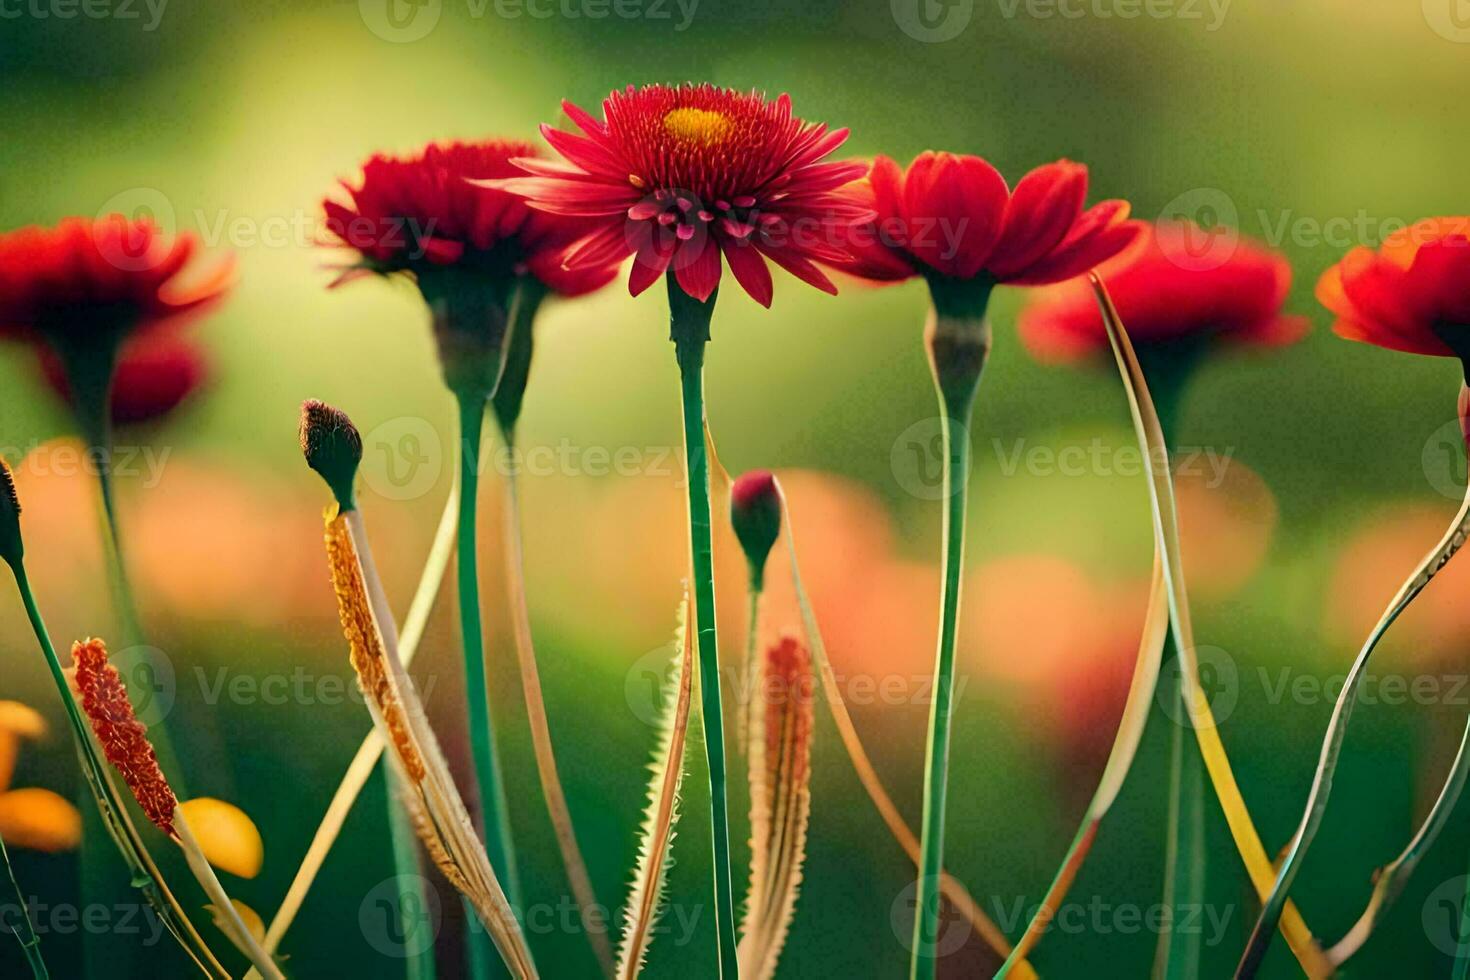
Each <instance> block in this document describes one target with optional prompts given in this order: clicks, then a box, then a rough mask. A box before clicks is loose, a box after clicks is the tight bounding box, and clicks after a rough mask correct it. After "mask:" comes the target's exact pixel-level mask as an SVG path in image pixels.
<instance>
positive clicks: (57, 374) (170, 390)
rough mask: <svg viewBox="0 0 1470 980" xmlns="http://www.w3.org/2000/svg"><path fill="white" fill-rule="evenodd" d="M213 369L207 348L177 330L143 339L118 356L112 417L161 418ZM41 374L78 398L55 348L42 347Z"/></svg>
mask: <svg viewBox="0 0 1470 980" xmlns="http://www.w3.org/2000/svg"><path fill="white" fill-rule="evenodd" d="M208 373H209V368H208V362H207V360H206V358H205V355H204V351H203V350H201V349H200V348H199V346H198V345H196V344H195V343H193V342H192V341H190V340H188V339H185V338H183V337H178V336H174V335H173V333H172V331H170V332H168V333H167V334H164V333H156V334H149V335H148V336H145V337H140V338H137V339H135V340H133V341H131V342H129V343H128V344H127V345H125V346H124V347H123V349H122V351H121V352H120V354H119V355H118V362H117V370H116V372H115V373H114V374H113V377H112V406H111V410H112V421H113V422H114V423H115V424H118V425H131V424H138V423H143V422H151V421H153V420H154V419H157V418H161V417H162V416H165V415H167V414H168V413H169V412H172V411H173V410H174V409H176V408H178V407H179V405H181V404H182V403H183V402H184V399H186V398H188V397H189V396H190V395H192V394H193V393H194V392H195V391H197V390H198V389H199V387H200V385H202V384H203V383H204V381H205V379H206V378H207V376H208ZM41 374H42V376H43V377H45V379H46V383H47V384H49V385H50V386H51V387H52V389H53V390H55V392H56V393H57V394H58V395H60V396H61V397H62V398H63V399H65V400H66V401H67V402H68V403H71V402H72V393H71V384H70V382H68V380H67V377H66V370H65V368H64V367H63V366H62V363H61V361H60V360H59V359H58V358H57V357H56V355H55V354H53V353H52V352H51V351H49V350H42V351H41Z"/></svg>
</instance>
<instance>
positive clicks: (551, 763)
mask: <svg viewBox="0 0 1470 980" xmlns="http://www.w3.org/2000/svg"><path fill="white" fill-rule="evenodd" d="M527 327H529V324H528V325H527ZM505 438H506V442H507V445H509V442H510V435H509V433H505ZM524 552H525V545H524V543H523V539H522V535H521V494H520V481H519V480H517V479H516V475H515V472H514V471H513V470H512V471H509V472H507V473H506V474H505V580H506V583H507V587H508V588H509V589H510V607H511V615H510V621H511V631H512V633H513V634H514V637H515V648H516V660H517V661H518V663H519V664H520V674H521V692H522V694H523V695H524V696H525V701H526V720H527V722H528V723H529V725H530V728H531V749H532V752H533V754H534V755H535V757H536V774H537V775H538V776H539V777H540V778H541V795H542V797H543V798H544V799H545V800H546V812H547V813H548V814H549V815H550V817H551V827H552V830H553V831H555V833H556V844H557V848H558V849H559V850H560V851H561V859H562V866H563V867H564V868H566V873H567V881H568V883H569V884H570V885H571V886H572V895H573V897H574V898H575V899H576V901H577V912H578V914H579V915H580V916H581V919H582V931H583V932H585V933H586V934H587V939H588V941H589V942H590V943H591V944H592V951H593V952H594V953H595V954H596V955H597V961H598V963H599V964H601V965H602V972H603V973H604V975H606V976H612V974H613V969H614V967H613V955H612V945H611V944H610V943H609V942H608V939H607V932H606V931H605V930H604V929H603V928H602V927H601V926H600V924H599V923H598V922H597V920H596V912H595V910H597V909H599V908H601V906H600V905H599V904H598V902H597V893H596V892H595V891H594V890H593V888H592V876H591V875H590V874H588V873H587V862H586V861H585V860H584V859H583V857H582V849H581V848H580V847H579V846H578V845H577V831H576V827H575V826H574V825H573V824H572V811H571V808H570V807H568V806H567V794H566V792H565V791H564V790H563V789H562V785H561V776H560V774H559V773H558V772H557V768H556V751H555V749H554V748H553V746H552V742H551V725H550V723H549V722H548V721H547V718H546V699H545V698H544V697H543V696H542V693H541V671H540V669H539V668H538V667H537V665H536V644H535V641H534V639H533V638H532V634H531V612H530V609H529V608H528V606H527V602H526V566H525V559H524Z"/></svg>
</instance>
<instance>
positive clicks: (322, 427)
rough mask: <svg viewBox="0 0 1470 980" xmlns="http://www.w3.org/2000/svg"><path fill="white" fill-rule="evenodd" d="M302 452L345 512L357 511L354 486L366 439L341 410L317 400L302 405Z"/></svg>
mask: <svg viewBox="0 0 1470 980" xmlns="http://www.w3.org/2000/svg"><path fill="white" fill-rule="evenodd" d="M301 452H302V453H303V454H304V455H305V456H306V465H307V466H310V467H311V468H312V469H313V470H315V471H316V472H317V475H319V476H320V477H321V478H322V479H323V480H325V481H326V482H327V486H329V487H331V488H332V495H333V496H334V497H336V498H337V504H338V506H339V507H341V508H342V510H344V511H348V510H355V509H356V508H357V500H356V499H355V497H354V495H353V488H352V484H353V481H354V480H355V479H356V478H357V467H358V464H359V463H361V462H362V436H361V435H360V434H359V433H358V431H357V426H355V425H353V424H352V420H351V419H349V418H348V417H347V413H346V412H343V411H342V410H341V409H336V408H333V407H332V406H330V405H328V404H326V403H325V402H319V401H317V400H316V399H314V398H311V399H307V400H306V401H304V402H302V403H301Z"/></svg>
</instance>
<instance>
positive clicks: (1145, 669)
mask: <svg viewBox="0 0 1470 980" xmlns="http://www.w3.org/2000/svg"><path fill="white" fill-rule="evenodd" d="M1168 635H1169V597H1168V594H1167V592H1166V590H1165V587H1164V565H1163V561H1162V560H1161V558H1160V556H1159V551H1158V548H1157V545H1156V546H1155V550H1154V568H1153V574H1152V576H1151V578H1150V585H1149V594H1148V611H1147V612H1146V613H1145V614H1144V620H1143V633H1142V635H1141V636H1140V637H1139V640H1138V658H1137V660H1136V661H1135V662H1134V665H1133V679H1132V681H1131V682H1130V683H1129V685H1128V699H1127V701H1126V703H1125V704H1124V706H1123V717H1122V719H1121V720H1120V721H1119V722H1118V733H1117V734H1116V735H1115V736H1114V737H1113V747H1112V750H1111V751H1110V752H1109V753H1108V761H1107V763H1106V764H1105V765H1104V766H1103V774H1102V778H1101V779H1100V780H1098V784H1097V789H1096V790H1095V791H1094V792H1093V795H1092V802H1091V803H1089V804H1088V806H1087V813H1086V814H1085V815H1084V816H1083V818H1082V825H1081V826H1080V827H1078V828H1077V836H1076V837H1074V838H1073V839H1072V844H1071V846H1070V847H1069V848H1068V849H1067V854H1066V857H1064V858H1063V859H1062V864H1061V867H1060V868H1058V869H1057V873H1056V877H1055V878H1054V879H1053V880H1052V883H1051V887H1050V888H1049V889H1047V892H1046V896H1045V897H1044V898H1043V899H1042V900H1041V907H1040V908H1039V909H1037V911H1036V914H1035V915H1034V916H1032V918H1031V922H1030V924H1029V925H1027V927H1026V932H1025V934H1024V935H1022V936H1021V941H1020V942H1018V943H1016V948H1015V949H1014V950H1012V951H1011V955H1010V956H1009V957H1007V959H1006V962H1005V964H1004V965H1003V966H1002V967H1001V968H1000V972H999V973H997V974H996V977H997V978H998V980H999V978H1003V977H1006V976H1008V975H1009V974H1010V972H1011V970H1012V969H1014V967H1015V964H1016V963H1017V962H1020V961H1021V960H1024V959H1025V958H1026V957H1027V956H1030V955H1031V953H1032V951H1034V950H1035V948H1036V945H1037V944H1038V943H1039V942H1041V938H1042V937H1043V936H1044V935H1045V934H1046V929H1047V926H1048V925H1050V924H1051V920H1052V918H1053V917H1054V916H1055V915H1056V914H1057V910H1058V909H1060V908H1061V905H1062V901H1063V900H1064V899H1065V898H1066V897H1067V892H1068V891H1069V890H1070V889H1071V887H1072V882H1073V881H1074V880H1076V878H1077V872H1079V871H1081V870H1082V864H1083V862H1084V861H1086V860H1087V855H1088V852H1089V851H1091V850H1092V844H1093V841H1094V840H1096V839H1097V833H1098V830H1099V828H1100V827H1101V826H1102V820H1103V817H1105V816H1107V813H1108V810H1110V809H1111V808H1112V806H1113V801H1114V800H1116V799H1117V798H1118V793H1119V792H1120V791H1121V790H1122V788H1123V781H1124V780H1125V779H1127V778H1128V771H1129V770H1130V769H1131V768H1132V767H1133V760H1134V759H1135V758H1136V757H1137V755H1138V745H1139V743H1140V742H1141V741H1142V740H1143V730H1144V727H1145V726H1146V725H1147V724H1148V714H1149V709H1150V707H1151V706H1152V704H1153V700H1154V692H1155V690H1156V689H1157V687H1158V683H1159V671H1160V669H1161V666H1162V662H1163V654H1164V643H1165V641H1166V640H1167V638H1168Z"/></svg>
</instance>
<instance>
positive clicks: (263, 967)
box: [174, 807, 286, 980]
mask: <svg viewBox="0 0 1470 980" xmlns="http://www.w3.org/2000/svg"><path fill="white" fill-rule="evenodd" d="M174 831H175V832H176V833H177V834H178V842H179V846H180V847H181V848H183V851H184V860H185V861H186V862H188V865H189V870H191V871H193V872H194V877H195V878H197V879H198V880H199V887H200V888H202V889H204V893H205V894H206V895H208V896H209V899H210V901H212V902H213V903H214V905H215V909H216V911H215V916H216V918H217V919H218V920H219V922H220V926H221V928H222V929H224V931H225V933H226V935H228V936H229V937H230V939H231V940H232V941H233V942H234V944H235V946H236V948H238V949H239V950H240V952H242V953H244V954H245V956H246V957H247V958H248V959H249V960H250V963H251V965H252V966H253V967H254V968H255V969H256V970H257V971H259V972H260V975H261V976H262V977H264V978H265V980H286V978H285V976H284V975H282V973H281V970H280V968H279V967H278V966H276V962H275V960H274V959H272V958H271V957H270V955H269V954H267V953H266V952H265V950H263V949H261V948H260V944H259V943H257V942H256V941H255V937H254V936H252V935H251V934H250V930H249V929H247V928H246V926H245V922H244V920H243V919H241V918H240V910H239V909H237V908H235V903H234V902H233V901H231V899H230V896H229V895H228V894H227V893H226V892H225V888H224V885H222V884H220V880H219V876H218V875H216V874H215V873H214V868H213V867H212V866H211V865H210V863H209V859H208V858H206V857H205V856H204V851H202V850H201V849H200V847H199V841H198V840H196V839H195V837H194V832H193V830H192V829H191V828H190V827H189V821H188V818H187V817H185V816H184V811H183V810H182V809H180V808H177V807H176V808H175V809H174Z"/></svg>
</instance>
